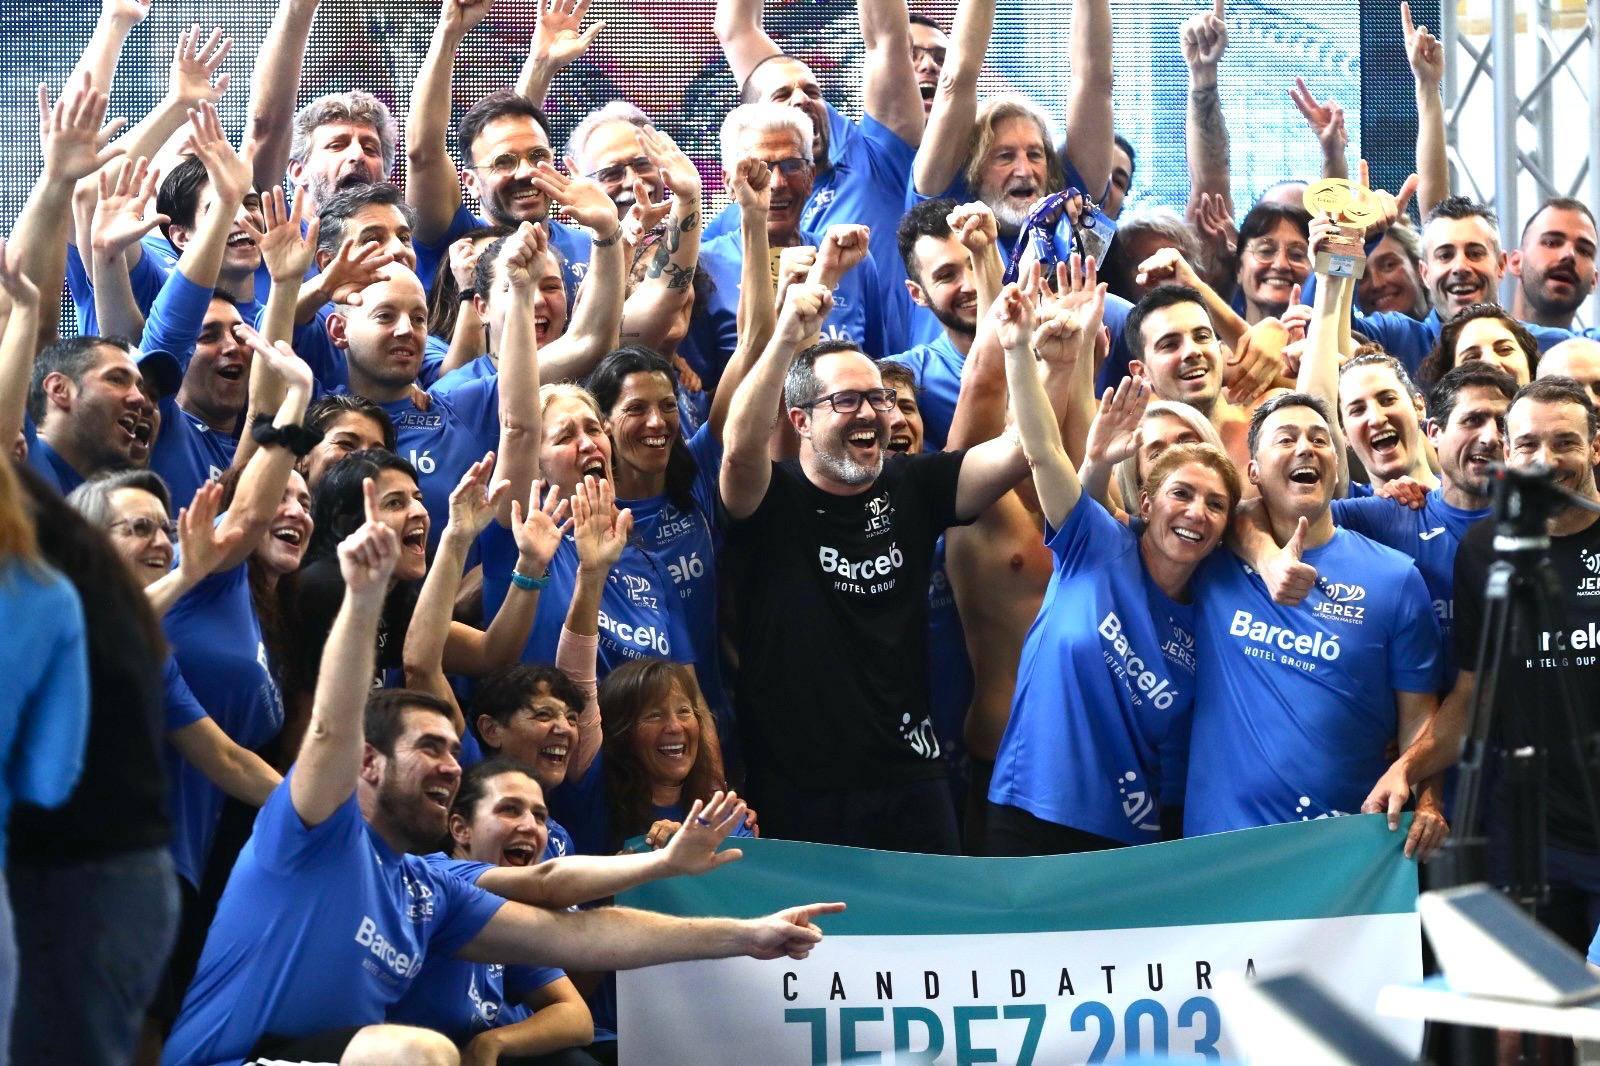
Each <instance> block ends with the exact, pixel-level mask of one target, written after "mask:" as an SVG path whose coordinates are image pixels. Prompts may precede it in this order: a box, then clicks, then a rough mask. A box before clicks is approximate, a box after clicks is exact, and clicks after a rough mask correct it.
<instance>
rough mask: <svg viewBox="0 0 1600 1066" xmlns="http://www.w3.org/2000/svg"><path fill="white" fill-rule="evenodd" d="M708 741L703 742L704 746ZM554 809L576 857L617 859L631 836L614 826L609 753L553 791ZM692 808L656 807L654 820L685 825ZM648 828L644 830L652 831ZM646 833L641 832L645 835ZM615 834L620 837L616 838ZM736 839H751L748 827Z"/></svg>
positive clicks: (741, 827)
mask: <svg viewBox="0 0 1600 1066" xmlns="http://www.w3.org/2000/svg"><path fill="white" fill-rule="evenodd" d="M704 742H705V738H704V737H702V738H701V743H704ZM548 798H549V800H550V807H551V809H552V810H554V811H555V812H556V813H557V814H559V815H560V817H561V824H562V825H565V826H566V827H567V828H568V831H569V832H570V833H571V834H572V835H571V837H570V842H571V847H572V848H573V854H577V855H615V854H616V853H617V850H618V849H619V848H621V847H622V845H623V844H624V843H626V841H625V840H624V839H623V838H625V837H627V836H630V835H631V834H630V833H628V832H627V831H626V827H624V828H622V829H619V828H618V827H617V826H615V825H613V824H612V819H611V805H610V798H609V797H608V796H607V795H606V768H605V753H604V752H600V753H599V754H597V755H595V757H594V762H592V763H590V764H589V769H587V770H585V771H584V773H583V776H581V777H574V776H572V775H570V774H569V775H568V776H567V779H566V780H565V781H563V782H562V783H561V784H560V785H559V786H557V787H556V788H555V789H554V790H552V791H551V793H550V796H549V797H548ZM687 810H688V807H687V806H686V805H684V804H678V805H677V806H653V807H652V808H651V815H650V816H651V817H652V818H653V819H656V820H660V819H662V818H666V819H669V820H671V821H674V822H681V821H683V817H684V813H685V812H686V811H687ZM648 828H649V826H645V827H644V829H648ZM644 829H640V830H638V831H639V832H643V831H644ZM613 833H615V834H616V835H615V836H614V835H613ZM729 835H730V836H736V837H748V836H750V835H751V834H750V829H749V827H748V826H746V825H744V824H743V823H740V824H739V825H738V826H737V827H736V828H735V829H734V831H733V832H732V833H731V834H729Z"/></svg>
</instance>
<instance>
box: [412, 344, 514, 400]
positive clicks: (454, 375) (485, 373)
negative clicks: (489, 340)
mask: <svg viewBox="0 0 1600 1066" xmlns="http://www.w3.org/2000/svg"><path fill="white" fill-rule="evenodd" d="M499 372H500V368H499V367H497V366H495V364H494V360H493V359H490V358H489V356H488V355H487V354H485V355H480V356H478V357H477V358H476V359H474V360H472V361H471V362H470V363H463V364H462V365H461V366H458V367H456V368H455V369H454V370H452V371H450V372H449V373H448V374H441V375H440V376H439V379H438V380H437V381H435V382H434V383H433V386H432V388H430V389H429V390H428V391H430V392H432V393H435V394H436V395H440V396H448V395H450V394H451V393H452V392H454V391H456V390H457V389H459V388H461V387H462V386H463V385H466V384H467V383H469V382H473V381H482V380H483V379H484V378H492V377H494V376H495V375H496V374H498V373H499Z"/></svg>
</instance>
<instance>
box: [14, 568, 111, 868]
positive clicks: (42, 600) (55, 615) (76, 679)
mask: <svg viewBox="0 0 1600 1066" xmlns="http://www.w3.org/2000/svg"><path fill="white" fill-rule="evenodd" d="M0 619H4V620H5V623H6V628H7V629H8V630H9V633H8V635H7V638H6V640H5V642H4V644H0V677H4V678H5V684H4V685H0V770H3V771H4V772H3V773H0V864H3V862H4V856H5V854H6V851H5V845H6V823H7V822H8V821H9V818H8V815H9V814H10V811H11V802H12V800H21V801H23V802H24V803H32V804H35V805H38V806H42V807H54V806H56V805H58V804H60V803H61V802H62V801H63V800H65V799H66V798H67V797H68V796H70V795H71V794H72V789H73V786H74V785H75V784H76V783H77V781H78V772H79V771H80V770H81V769H82V767H83V753H84V743H85V741H86V740H87V738H88V735H89V657H88V643H87V638H86V636H85V630H84V619H83V604H82V603H81V602H80V601H79V599H78V593H77V591H76V590H75V589H73V587H72V584H71V582H69V581H68V580H67V579H66V578H64V577H62V576H61V575H60V574H59V573H57V572H56V571H54V570H52V569H51V568H50V567H48V566H45V565H44V564H42V563H40V564H37V565H35V564H29V563H24V562H22V561H21V560H20V559H17V558H14V557H13V558H10V559H6V560H3V561H0Z"/></svg>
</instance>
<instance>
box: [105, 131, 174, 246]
mask: <svg viewBox="0 0 1600 1066" xmlns="http://www.w3.org/2000/svg"><path fill="white" fill-rule="evenodd" d="M156 176H157V175H156V173H155V171H153V170H151V169H150V160H148V159H146V158H145V157H144V156H140V157H139V158H138V159H132V160H129V159H122V160H118V161H117V162H114V163H112V164H111V165H109V166H107V167H105V168H104V169H103V170H101V171H100V174H99V180H100V198H99V200H97V201H96V202H95V205H94V215H93V216H92V217H91V219H90V222H89V244H90V246H91V247H92V248H93V249H94V251H95V253H96V254H99V255H103V256H105V257H106V258H108V259H109V258H110V257H112V256H116V255H121V254H122V253H123V252H124V251H126V250H127V249H128V248H130V247H132V246H133V245H134V244H135V243H136V242H137V241H138V240H139V239H140V238H141V237H143V236H144V235H145V234H146V233H149V232H150V231H151V230H153V229H155V228H156V227H157V226H159V225H161V224H162V223H163V222H171V221H172V219H170V218H168V217H167V216H166V215H151V216H150V217H149V218H145V217H144V213H145V211H146V210H147V209H148V208H149V206H150V201H151V200H152V199H153V198H154V197H155V194H156Z"/></svg>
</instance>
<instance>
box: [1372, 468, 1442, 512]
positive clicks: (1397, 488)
mask: <svg viewBox="0 0 1600 1066" xmlns="http://www.w3.org/2000/svg"><path fill="white" fill-rule="evenodd" d="M1372 494H1373V495H1374V496H1382V497H1383V498H1384V499H1386V500H1393V501H1394V502H1396V503H1398V504H1403V505H1404V506H1406V507H1409V508H1411V509H1412V510H1413V511H1420V510H1422V505H1423V504H1425V503H1427V502H1428V486H1426V485H1424V484H1423V483H1422V482H1420V481H1418V480H1416V479H1415V478H1413V477H1409V476H1404V475H1402V476H1401V477H1397V478H1390V479H1389V480H1388V481H1385V482H1384V483H1383V484H1382V485H1379V486H1378V487H1377V488H1376V489H1375V490H1373V493H1372Z"/></svg>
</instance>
